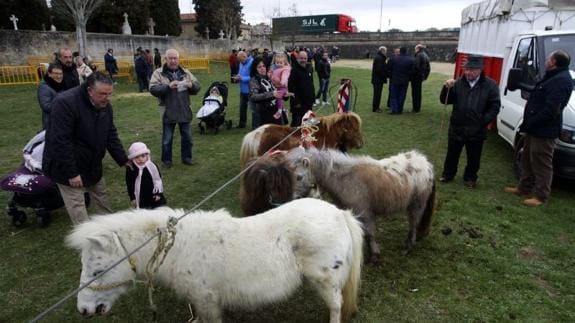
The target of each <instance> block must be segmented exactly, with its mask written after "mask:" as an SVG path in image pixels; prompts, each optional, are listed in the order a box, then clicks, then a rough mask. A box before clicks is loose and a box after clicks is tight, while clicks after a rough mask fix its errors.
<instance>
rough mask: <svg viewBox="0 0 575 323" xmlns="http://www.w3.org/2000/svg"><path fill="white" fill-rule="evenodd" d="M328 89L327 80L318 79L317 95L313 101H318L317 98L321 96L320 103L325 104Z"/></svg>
mask: <svg viewBox="0 0 575 323" xmlns="http://www.w3.org/2000/svg"><path fill="white" fill-rule="evenodd" d="M328 87H329V79H319V91H317V95H316V96H315V99H316V100H317V99H319V97H320V96H321V95H323V97H322V101H323V102H327V89H328Z"/></svg>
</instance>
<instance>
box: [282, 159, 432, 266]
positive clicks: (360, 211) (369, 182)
mask: <svg viewBox="0 0 575 323" xmlns="http://www.w3.org/2000/svg"><path fill="white" fill-rule="evenodd" d="M286 157H287V158H288V160H289V161H290V164H291V165H292V166H295V167H296V171H297V172H299V173H300V174H303V173H304V172H305V170H308V172H310V176H307V177H306V178H311V179H313V180H315V182H316V183H317V185H318V187H319V189H320V190H321V191H322V192H327V193H328V194H329V195H330V196H331V197H332V198H333V200H334V202H335V203H336V205H338V206H339V207H341V208H346V209H351V210H352V211H353V212H354V213H355V214H356V215H357V216H358V217H359V219H360V220H361V221H362V222H363V224H364V226H365V227H364V229H365V238H366V240H367V242H368V243H369V248H370V251H371V255H370V258H369V262H370V263H371V264H376V263H378V262H379V257H380V254H381V252H380V249H379V245H378V244H377V242H376V241H375V233H376V225H375V221H376V216H385V215H388V214H393V213H395V212H397V211H401V210H407V219H408V222H409V233H408V235H407V239H406V241H405V246H406V252H409V251H410V250H411V248H412V247H413V246H414V245H415V242H416V240H420V239H422V238H424V237H425V236H427V235H428V234H429V229H430V225H431V219H432V215H433V212H434V208H435V181H434V175H433V165H432V164H431V163H430V162H429V161H428V160H427V158H426V157H425V156H424V155H422V154H421V153H419V152H418V151H415V150H414V151H409V152H405V153H401V154H398V155H395V156H392V157H389V158H385V159H381V160H376V159H373V158H371V157H369V156H358V157H352V156H349V155H346V154H343V153H341V152H339V151H336V150H333V149H328V150H317V149H314V148H311V149H308V150H304V149H293V150H291V151H290V152H289V153H288V154H287V155H286ZM302 193H304V192H303V191H302Z"/></svg>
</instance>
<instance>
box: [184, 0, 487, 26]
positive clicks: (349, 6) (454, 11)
mask: <svg viewBox="0 0 575 323" xmlns="http://www.w3.org/2000/svg"><path fill="white" fill-rule="evenodd" d="M179 1H180V11H181V12H182V13H187V12H193V11H194V9H193V8H194V6H193V4H192V1H191V0H179ZM476 2H480V0H242V1H241V3H242V5H243V7H244V9H243V13H244V20H245V21H246V22H247V23H250V24H252V25H253V24H257V23H260V22H266V17H269V16H271V13H272V12H273V8H277V7H279V8H280V10H281V12H283V13H284V15H287V14H285V13H287V12H288V8H289V7H291V6H292V4H295V6H296V8H297V12H298V13H299V15H310V14H328V13H341V14H347V15H350V16H352V17H354V18H355V20H356V22H357V27H358V29H359V30H360V31H377V30H378V29H379V27H380V12H381V17H382V19H381V29H382V30H387V29H390V28H399V29H401V30H404V31H410V30H417V29H418V30H425V29H427V28H431V27H436V28H440V29H441V28H446V27H459V23H460V20H461V11H462V10H463V8H465V7H467V6H468V5H470V4H472V3H476ZM264 3H266V4H267V5H266V6H263V4H264ZM382 4H383V5H382ZM381 8H383V10H380V9H381Z"/></svg>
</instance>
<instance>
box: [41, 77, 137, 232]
mask: <svg viewBox="0 0 575 323" xmlns="http://www.w3.org/2000/svg"><path fill="white" fill-rule="evenodd" d="M113 90H114V88H113V85H112V81H111V80H110V79H109V78H108V76H106V75H105V74H103V73H101V72H95V73H93V74H91V75H90V76H89V77H88V78H87V79H86V81H85V82H84V83H83V84H82V85H81V86H78V87H75V88H74V89H71V90H69V91H66V92H63V93H61V94H59V95H58V96H57V97H56V99H55V100H54V102H53V103H52V112H51V117H50V123H49V125H48V129H47V131H46V143H45V147H44V156H43V161H42V170H43V171H44V173H45V174H46V175H47V176H48V177H49V178H51V179H52V180H53V181H55V182H56V183H57V185H58V188H59V189H60V193H61V194H62V198H63V200H64V203H65V205H66V210H67V211H68V215H69V216H70V219H71V220H72V222H73V223H74V224H79V223H81V222H84V221H87V220H89V217H88V212H87V210H86V205H85V203H84V192H85V191H87V192H88V193H89V194H90V197H91V201H92V203H93V205H94V207H95V208H96V212H97V213H98V214H103V213H111V212H112V209H111V208H110V205H109V203H108V201H107V197H106V184H105V182H104V179H103V177H102V159H103V158H104V155H105V154H106V151H108V152H109V153H110V155H111V156H112V158H113V159H114V160H115V161H116V163H117V164H118V165H120V166H122V165H127V163H128V158H127V157H126V153H125V151H124V148H123V146H122V143H121V141H120V138H119V137H118V133H117V131H116V126H115V125H114V119H113V112H112V106H111V105H110V97H111V95H112V92H113Z"/></svg>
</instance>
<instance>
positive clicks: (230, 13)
mask: <svg viewBox="0 0 575 323" xmlns="http://www.w3.org/2000/svg"><path fill="white" fill-rule="evenodd" d="M217 17H219V18H220V23H221V24H222V28H223V29H224V33H225V34H226V37H227V38H228V39H232V35H234V34H236V32H235V29H236V28H235V25H236V24H235V22H236V17H237V13H236V12H235V11H234V9H233V8H228V7H221V8H219V9H218V13H217ZM236 38H237V37H236Z"/></svg>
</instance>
